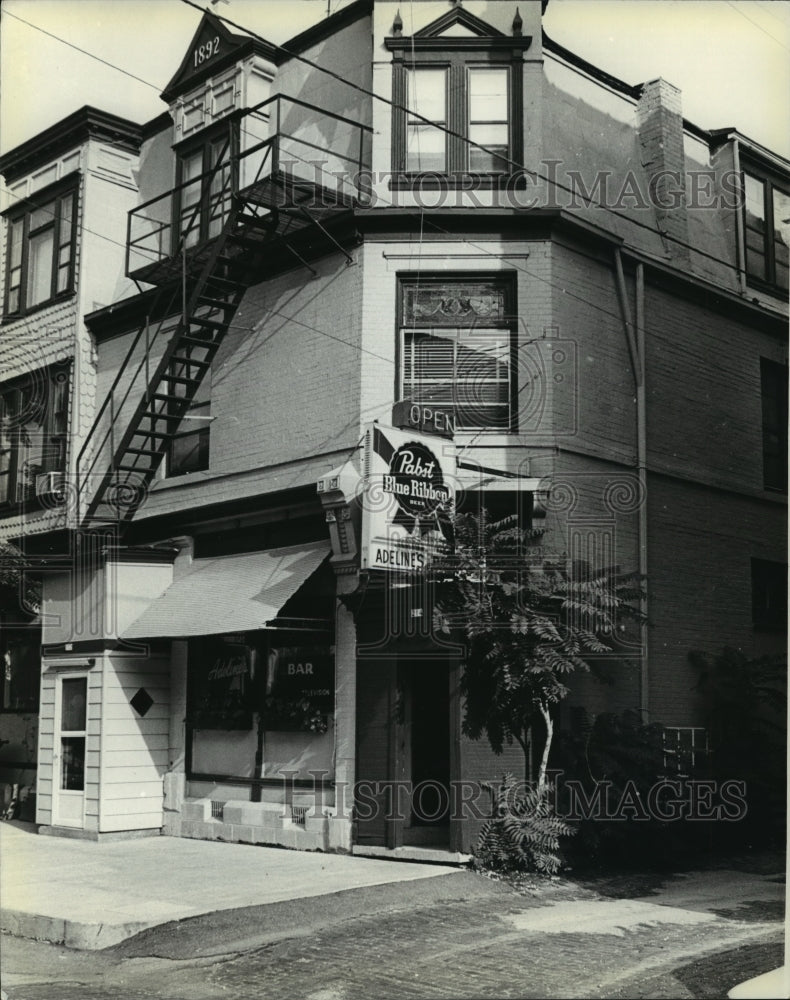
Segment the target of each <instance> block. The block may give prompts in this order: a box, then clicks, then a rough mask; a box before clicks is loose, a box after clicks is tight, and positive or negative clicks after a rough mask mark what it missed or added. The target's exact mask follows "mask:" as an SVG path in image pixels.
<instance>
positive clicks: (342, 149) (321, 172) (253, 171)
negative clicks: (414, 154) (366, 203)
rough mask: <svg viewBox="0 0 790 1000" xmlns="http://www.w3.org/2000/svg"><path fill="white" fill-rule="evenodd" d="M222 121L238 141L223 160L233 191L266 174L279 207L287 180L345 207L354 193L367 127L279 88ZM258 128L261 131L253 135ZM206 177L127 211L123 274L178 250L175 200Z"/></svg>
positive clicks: (245, 189) (246, 189)
mask: <svg viewBox="0 0 790 1000" xmlns="http://www.w3.org/2000/svg"><path fill="white" fill-rule="evenodd" d="M304 112H309V113H310V114H309V115H306V114H304ZM226 122H227V124H228V126H229V128H230V130H231V131H232V133H233V134H234V136H235V137H236V140H237V141H236V143H235V145H236V149H235V151H234V152H233V154H232V157H231V162H230V172H231V175H232V177H233V180H234V190H233V192H232V193H233V196H234V197H241V198H242V199H243V198H244V195H245V193H246V194H250V195H253V196H254V194H255V189H256V186H257V185H258V184H259V183H260V182H261V181H263V180H265V179H267V178H268V179H270V180H279V181H280V184H281V188H280V196H281V198H282V199H284V200H283V201H282V204H281V206H280V207H287V206H288V201H287V199H288V198H290V197H291V196H292V195H293V190H294V189H293V185H296V186H297V188H298V187H299V185H303V184H310V185H313V186H314V187H316V188H320V189H321V194H322V197H325V198H326V197H335V198H336V199H338V200H341V201H343V200H345V201H347V202H348V204H349V205H350V204H352V203H353V202H354V201H355V200H357V199H358V197H359V194H360V190H361V187H362V186H363V184H364V178H365V174H364V171H365V164H366V161H367V160H368V159H369V149H368V143H367V141H366V139H367V136H368V135H369V134H370V133H371V132H372V131H373V130H372V128H371V127H370V126H369V125H363V124H361V123H360V122H355V121H353V120H352V119H350V118H347V117H345V116H344V115H339V114H336V113H335V112H332V111H325V110H323V109H321V108H316V107H315V106H314V105H311V104H308V103H307V102H306V101H301V100H299V99H298V98H295V97H286V96H285V95H283V94H277V95H275V96H274V97H270V98H268V99H267V100H265V101H262V102H261V103H260V104H257V105H255V107H253V108H250V109H249V110H247V111H245V112H243V113H236V114H234V115H230V116H229V117H228V118H227V119H226ZM261 128H263V129H265V130H266V132H267V134H266V135H264V136H259V135H258V130H259V129H261ZM319 139H321V140H323V145H322V143H321V142H319V141H316V140H319ZM315 154H318V156H316V155H315ZM309 157H312V158H309ZM209 173H211V172H209ZM208 176H209V174H207V173H204V174H201V175H200V176H199V177H194V178H192V179H190V180H189V181H186V182H184V183H182V184H179V185H177V186H176V187H174V188H171V189H170V190H168V191H166V192H165V193H164V194H161V195H158V196H157V197H156V198H151V199H150V200H149V201H146V202H145V203H144V204H142V205H139V206H138V207H137V208H135V209H133V210H132V211H131V212H130V213H129V219H128V227H127V244H126V245H127V250H126V273H127V275H130V276H135V275H138V276H140V278H141V280H145V272H146V270H147V268H148V267H150V265H155V264H157V263H159V262H161V261H163V260H167V259H170V258H172V257H173V256H174V255H176V254H177V253H178V251H179V249H180V243H181V233H180V222H181V220H180V219H179V209H180V206H181V205H183V203H184V200H185V196H187V198H188V200H190V201H199V200H200V199H198V198H195V197H194V196H193V194H192V192H196V191H197V192H202V190H203V187H204V185H205V184H206V178H207V177H208Z"/></svg>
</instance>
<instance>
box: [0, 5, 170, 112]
mask: <svg viewBox="0 0 790 1000" xmlns="http://www.w3.org/2000/svg"><path fill="white" fill-rule="evenodd" d="M3 13H4V14H5V15H6V17H13V19H14V20H15V21H21V22H22V24H26V25H27V26H28V28H34V29H35V30H36V31H40V32H41V33H42V34H43V35H48V36H49V37H50V38H54V39H55V41H56V42H62V43H63V44H64V45H68V47H69V48H70V49H74V50H75V51H76V52H81V53H82V55H84V56H88V57H89V58H90V59H95V60H96V62H100V63H103V64H104V65H105V66H109V67H110V69H116V70H118V72H119V73H123V75H124V76H128V77H130V78H131V79H132V80H136V81H137V82H138V83H142V84H143V85H144V86H146V87H151V88H152V89H153V90H155V91H156V92H157V93H160V91H161V89H162V88H161V87H157V86H155V85H154V84H153V83H150V82H149V81H148V80H143V78H142V77H140V76H135V74H134V73H130V72H129V70H128V69H124V68H123V67H122V66H116V65H115V63H111V62H108V61H107V60H106V59H102V58H101V56H97V55H94V53H93V52H88V50H87V49H81V48H80V47H79V45H74V44H73V43H72V42H67V41H66V39H65V38H61V37H60V35H53V34H52V32H51V31H47V30H46V29H45V28H41V27H39V26H38V25H37V24H32V23H31V22H30V21H26V20H25V19H24V17H20V16H19V14H13V13H12V12H11V11H10V10H8V8H5V10H4V11H3Z"/></svg>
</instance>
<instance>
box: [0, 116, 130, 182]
mask: <svg viewBox="0 0 790 1000" xmlns="http://www.w3.org/2000/svg"><path fill="white" fill-rule="evenodd" d="M142 135H143V129H142V126H140V125H138V124H137V123H136V122H132V121H129V119H128V118H120V117H119V116H118V115H113V114H110V113H109V112H107V111H100V110H99V109H98V108H94V107H91V106H90V105H87V104H86V105H85V107H83V108H80V109H79V111H75V112H74V113H73V114H71V115H69V116H68V117H67V118H63V119H61V120H60V121H59V122H56V123H55V124H54V125H51V126H50V127H49V128H47V129H44V131H43V132H39V133H38V135H35V136H33V138H32V139H28V140H27V142H23V143H21V145H19V146H15V147H14V148H13V149H10V150H9V151H8V152H7V153H4V154H3V156H0V174H2V175H3V177H4V178H5V181H6V183H7V184H10V183H13V182H14V181H15V180H17V179H18V178H20V177H22V176H24V175H25V174H27V173H30V172H31V171H32V170H35V169H36V167H38V166H42V165H43V164H44V163H46V162H48V161H49V160H52V159H54V158H55V157H57V156H59V155H60V154H61V153H65V152H66V151H67V150H69V149H72V148H74V147H75V146H79V145H81V144H82V143H84V142H87V141H88V140H89V139H101V140H102V141H104V142H109V143H111V144H112V145H113V146H118V147H119V148H121V149H127V150H129V151H130V152H135V153H136V152H138V151H139V149H140V143H141V142H142Z"/></svg>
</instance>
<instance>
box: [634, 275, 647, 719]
mask: <svg viewBox="0 0 790 1000" xmlns="http://www.w3.org/2000/svg"><path fill="white" fill-rule="evenodd" d="M636 356H637V359H638V362H639V377H638V378H637V381H636V464H637V472H638V476H639V494H640V498H641V502H640V504H639V512H638V514H639V576H640V580H641V581H646V580H647V392H646V388H645V266H644V264H642V263H641V261H639V262H637V265H636ZM642 586H646V583H644V582H642ZM639 605H640V610H641V612H642V614H643V616H644V618H643V621H642V624H641V625H640V627H639V631H640V640H641V642H640V645H641V647H642V657H641V673H640V678H639V694H640V697H639V708H640V710H641V715H642V723H643V724H644V725H646V724H647V723H648V721H649V712H650V678H649V674H648V645H647V643H648V629H647V594H645V595H644V596H643V597H642V598H641V599H640V602H639Z"/></svg>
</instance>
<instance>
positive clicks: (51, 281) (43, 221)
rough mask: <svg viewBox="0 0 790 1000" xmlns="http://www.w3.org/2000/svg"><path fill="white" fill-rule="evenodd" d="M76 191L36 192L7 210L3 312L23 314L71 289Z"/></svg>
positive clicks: (11, 314)
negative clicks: (27, 199)
mask: <svg viewBox="0 0 790 1000" xmlns="http://www.w3.org/2000/svg"><path fill="white" fill-rule="evenodd" d="M76 201H77V190H76V186H75V185H74V183H73V182H72V183H71V184H70V186H69V188H68V189H67V190H65V191H64V190H63V189H61V190H60V192H59V193H57V194H52V193H50V194H49V195H47V194H46V192H44V193H42V194H41V195H37V196H36V197H35V199H34V200H31V201H26V202H25V203H24V204H23V205H22V206H15V207H14V208H13V209H12V210H11V211H9V213H8V215H7V220H8V227H7V237H6V238H7V246H6V286H5V287H6V294H5V315H6V316H17V315H24V314H25V313H27V312H30V311H31V310H33V309H37V308H38V307H39V306H43V305H46V304H47V303H48V302H52V301H53V300H54V299H56V298H58V297H59V296H61V295H66V294H68V293H69V292H71V291H72V290H73V288H74V245H75V241H76V231H77V230H76V214H77V213H76Z"/></svg>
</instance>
